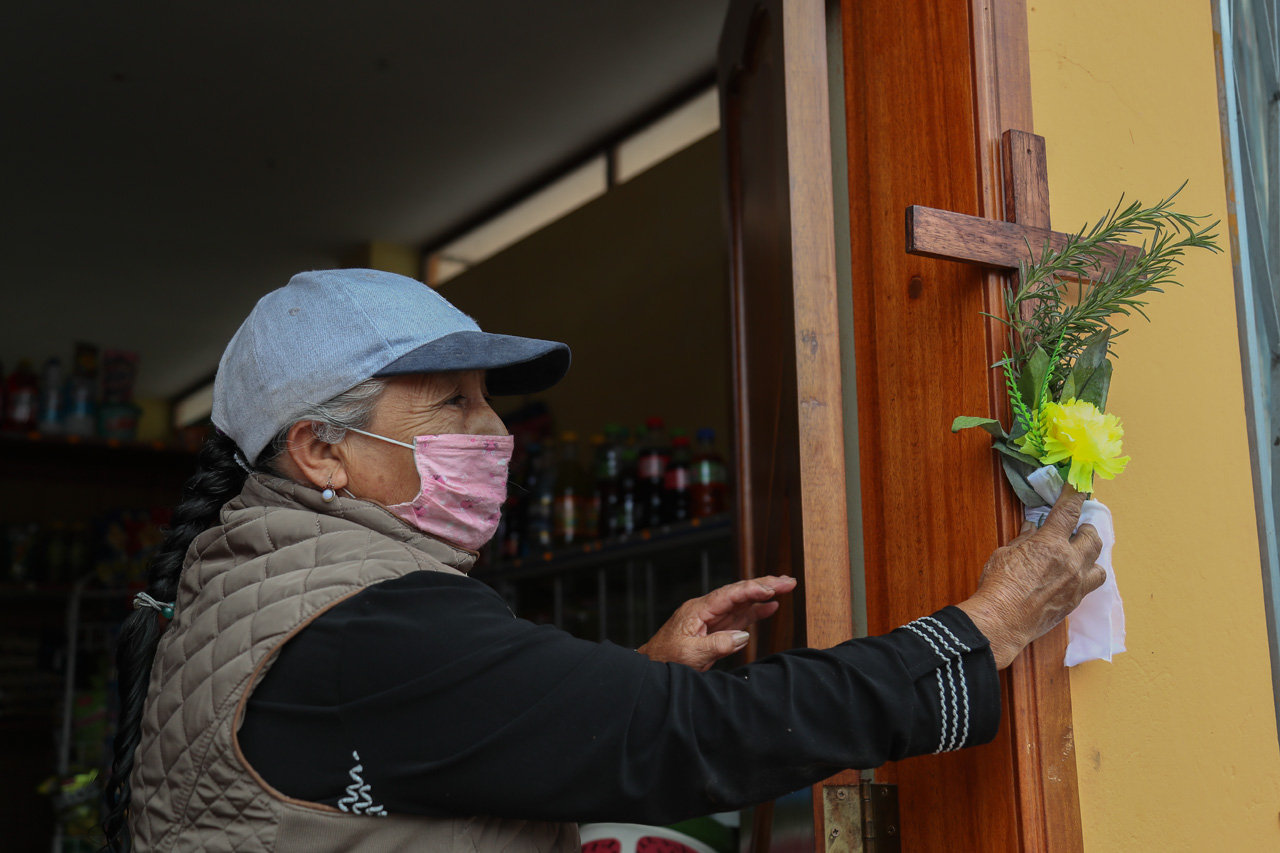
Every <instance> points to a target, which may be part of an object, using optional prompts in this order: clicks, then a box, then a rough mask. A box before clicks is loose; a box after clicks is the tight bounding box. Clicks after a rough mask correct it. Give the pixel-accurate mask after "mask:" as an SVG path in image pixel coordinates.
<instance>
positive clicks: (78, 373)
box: [62, 343, 98, 438]
mask: <svg viewBox="0 0 1280 853" xmlns="http://www.w3.org/2000/svg"><path fill="white" fill-rule="evenodd" d="M97 385H98V348H97V347H95V346H93V345H92V344H83V343H81V344H76V351H75V357H74V358H73V359H72V361H71V378H70V379H68V380H67V396H66V418H65V420H64V421H63V425H62V426H63V430H64V431H65V432H66V433H67V435H78V436H81V437H83V438H89V437H92V436H94V435H96V434H97V431H98V412H97V406H96V402H97V401H96V400H95V397H96V396H97Z"/></svg>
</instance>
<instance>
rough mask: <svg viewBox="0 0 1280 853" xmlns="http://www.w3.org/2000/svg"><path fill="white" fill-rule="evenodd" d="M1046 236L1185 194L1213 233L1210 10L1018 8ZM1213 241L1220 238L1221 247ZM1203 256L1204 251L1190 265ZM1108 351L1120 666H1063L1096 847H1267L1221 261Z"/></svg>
mask: <svg viewBox="0 0 1280 853" xmlns="http://www.w3.org/2000/svg"><path fill="white" fill-rule="evenodd" d="M1027 8H1028V19H1029V26H1030V39H1031V70H1032V95H1033V98H1032V100H1033V108H1034V113H1035V131H1036V133H1039V134H1040V135H1042V136H1044V137H1045V138H1046V140H1047V146H1048V158H1049V185H1050V198H1051V200H1052V211H1053V224H1054V226H1055V227H1057V228H1059V229H1062V230H1074V229H1075V228H1078V227H1079V226H1080V225H1081V224H1082V223H1083V222H1085V221H1086V220H1092V219H1096V218H1097V217H1098V215H1099V214H1101V213H1102V212H1103V211H1104V210H1105V209H1106V208H1107V207H1108V206H1109V205H1111V204H1113V203H1114V202H1115V201H1116V199H1117V197H1118V196H1119V195H1120V193H1121V192H1124V193H1126V194H1127V196H1128V197H1129V198H1138V199H1141V200H1143V201H1154V200H1155V199H1157V198H1159V197H1161V196H1163V195H1166V194H1168V193H1169V192H1172V191H1173V190H1174V189H1175V188H1176V187H1177V186H1178V184H1180V183H1181V182H1182V181H1183V179H1190V184H1189V185H1188V187H1187V189H1186V190H1185V191H1184V192H1183V194H1182V196H1181V197H1180V205H1179V206H1180V209H1182V210H1184V211H1186V212H1188V213H1210V214H1212V215H1213V216H1214V217H1215V218H1221V219H1223V221H1225V220H1226V190H1225V186H1224V179H1223V169H1222V148H1221V139H1220V130H1219V120H1218V99H1217V88H1216V87H1217V81H1216V71H1215V63H1214V45H1213V26H1212V24H1213V21H1212V17H1211V15H1212V10H1211V6H1210V3H1209V2H1207V0H1122V2H1115V0H1030V2H1029V3H1028V7H1027ZM1223 245H1224V246H1226V245H1227V240H1226V236H1225V235H1224V236H1223ZM1202 254H1203V253H1202ZM1183 280H1184V282H1185V284H1186V287H1185V289H1182V290H1175V291H1173V292H1170V293H1167V294H1165V295H1163V296H1161V295H1159V294H1156V295H1155V298H1154V300H1153V303H1152V305H1151V310H1150V311H1149V314H1150V316H1151V319H1152V323H1151V324H1150V325H1148V324H1146V323H1143V322H1142V321H1141V320H1139V321H1137V322H1135V323H1134V324H1132V330H1131V331H1130V332H1129V333H1128V334H1126V335H1125V336H1124V337H1123V338H1121V339H1120V341H1119V342H1118V344H1117V350H1118V353H1119V356H1120V357H1119V360H1118V362H1117V366H1116V374H1115V380H1114V384H1113V386H1112V393H1111V397H1110V400H1109V409H1110V410H1111V411H1114V412H1115V413H1117V414H1118V415H1119V416H1120V417H1121V419H1122V420H1123V422H1124V425H1125V444H1126V450H1127V451H1128V452H1129V453H1131V454H1132V457H1133V461H1132V462H1131V463H1130V466H1129V470H1128V471H1127V472H1125V474H1124V475H1123V476H1121V477H1120V478H1119V479H1118V480H1117V481H1115V482H1114V483H1105V482H1104V483H1102V485H1101V486H1100V487H1099V489H1098V495H1099V498H1100V499H1101V500H1103V501H1105V502H1106V503H1107V504H1109V505H1110V506H1111V507H1112V509H1113V511H1114V513H1115V518H1116V526H1117V535H1118V544H1117V546H1116V550H1115V563H1116V569H1117V577H1118V581H1119V585H1120V591H1121V594H1122V596H1123V597H1124V600H1125V612H1126V617H1127V620H1128V631H1129V635H1128V645H1129V651H1128V653H1127V654H1124V655H1121V656H1119V657H1117V658H1116V661H1115V663H1114V664H1107V663H1102V662H1095V663H1088V664H1084V665H1081V666H1079V667H1076V668H1075V669H1074V670H1073V671H1072V673H1071V687H1072V702H1073V705H1074V709H1075V733H1076V760H1077V766H1078V768H1079V777H1080V799H1081V809H1082V812H1083V820H1084V835H1085V846H1086V849H1087V850H1089V851H1112V850H1115V851H1126V853H1130V851H1171V850H1196V851H1202V850H1213V851H1218V850H1222V851H1270V850H1280V751H1278V749H1277V742H1276V720H1275V705H1274V701H1273V697H1272V693H1271V682H1270V659H1269V655H1268V650H1267V636H1266V628H1265V621H1264V611H1263V593H1262V579H1261V567H1260V561H1259V555H1258V544H1257V534H1256V529H1255V522H1254V508H1253V491H1252V485H1251V480H1250V469H1249V458H1248V446H1247V438H1246V432H1245V417H1244V392H1243V385H1242V379H1241V372H1240V351H1239V345H1238V340H1237V336H1236V313H1235V312H1236V308H1235V298H1234V292H1233V286H1232V270H1231V262H1230V257H1229V254H1223V255H1218V256H1213V257H1211V256H1196V257H1193V258H1191V259H1190V260H1189V262H1188V264H1187V266H1186V270H1185V277H1184V279H1183Z"/></svg>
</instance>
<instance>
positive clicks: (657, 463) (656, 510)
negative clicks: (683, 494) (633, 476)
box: [637, 417, 671, 527]
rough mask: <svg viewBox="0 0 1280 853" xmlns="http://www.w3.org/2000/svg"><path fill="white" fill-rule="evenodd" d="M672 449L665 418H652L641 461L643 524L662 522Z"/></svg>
mask: <svg viewBox="0 0 1280 853" xmlns="http://www.w3.org/2000/svg"><path fill="white" fill-rule="evenodd" d="M670 460H671V448H670V447H668V446H667V434H666V429H665V426H664V424H663V422H662V418H659V417H652V418H649V420H648V421H647V422H646V423H645V440H644V445H643V448H642V449H641V451H640V456H639V459H638V460H637V467H638V474H639V479H638V481H637V491H638V493H639V498H640V500H639V502H638V504H639V510H640V511H639V519H638V520H639V523H640V526H641V527H654V526H656V525H659V524H661V523H662V487H663V477H664V476H665V474H666V471H667V463H668V462H669V461H670Z"/></svg>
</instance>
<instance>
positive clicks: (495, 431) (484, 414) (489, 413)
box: [467, 401, 507, 435]
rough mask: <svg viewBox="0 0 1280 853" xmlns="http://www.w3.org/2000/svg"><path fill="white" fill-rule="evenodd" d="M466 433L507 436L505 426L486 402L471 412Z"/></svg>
mask: <svg viewBox="0 0 1280 853" xmlns="http://www.w3.org/2000/svg"><path fill="white" fill-rule="evenodd" d="M467 427H468V430H467V431H468V432H470V433H471V434H472V435H507V425H506V424H504V423H503V422H502V418H500V417H498V413H497V412H495V411H494V410H493V407H492V406H490V405H489V403H488V401H484V402H482V403H480V404H479V405H477V406H476V407H475V409H473V410H472V414H471V417H470V418H469V419H468V424H467Z"/></svg>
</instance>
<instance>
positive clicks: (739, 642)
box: [733, 631, 751, 646]
mask: <svg viewBox="0 0 1280 853" xmlns="http://www.w3.org/2000/svg"><path fill="white" fill-rule="evenodd" d="M750 639H751V635H750V634H748V633H747V632H746V631H734V632H733V644H734V645H735V646H745V645H746V644H747V640H750Z"/></svg>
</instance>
